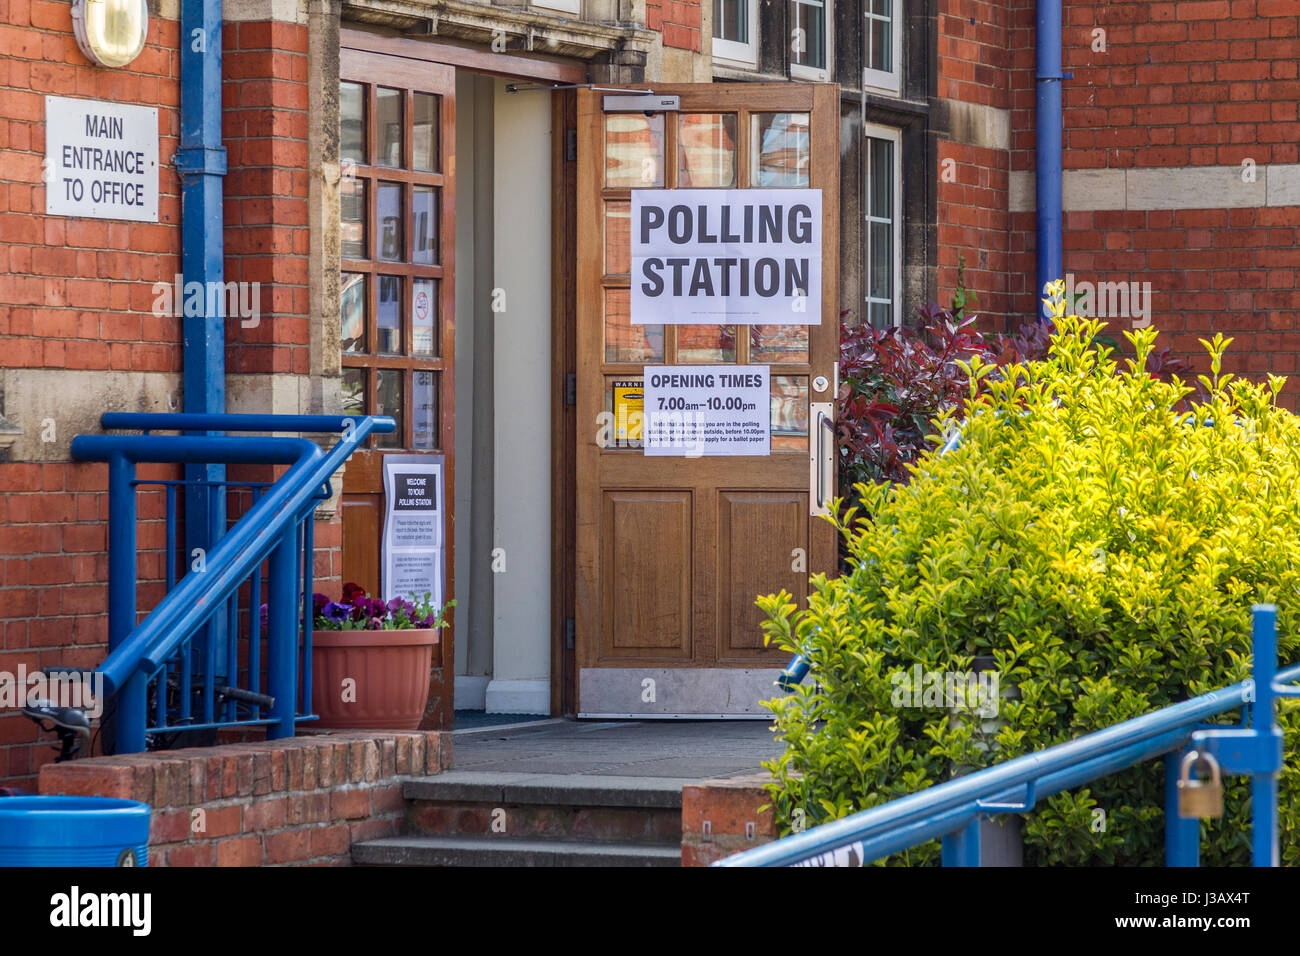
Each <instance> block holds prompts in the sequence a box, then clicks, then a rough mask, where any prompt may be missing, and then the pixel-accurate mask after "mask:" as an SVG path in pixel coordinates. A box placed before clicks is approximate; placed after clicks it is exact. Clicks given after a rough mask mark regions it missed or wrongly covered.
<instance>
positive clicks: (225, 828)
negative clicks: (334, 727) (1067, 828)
mask: <svg viewBox="0 0 1300 956" xmlns="http://www.w3.org/2000/svg"><path fill="white" fill-rule="evenodd" d="M451 740H452V738H451V735H450V734H446V733H439V732H414V733H398V732H390V733H385V732H382V731H381V732H374V733H346V734H328V735H317V736H309V737H297V738H294V739H292V740H279V741H265V742H261V743H250V744H227V745H223V746H220V747H209V748H203V749H193V750H176V751H171V752H168V753H154V754H140V755H137V756H132V757H97V758H93V759H89V760H74V761H70V762H68V763H62V764H48V765H46V766H45V767H44V768H42V770H41V774H40V792H41V793H42V794H68V795H74V796H103V797H121V798H124V799H128V800H139V801H142V802H144V803H147V804H149V806H150V807H152V809H153V814H152V816H151V819H150V825H149V865H150V866H262V865H275V864H281V865H284V864H287V865H293V866H302V865H330V866H338V865H347V864H349V863H350V862H351V857H350V855H349V854H350V851H351V847H352V844H353V843H354V842H361V841H365V840H373V839H378V838H380V837H385V836H393V835H395V834H397V833H400V832H402V830H403V821H404V818H405V809H406V801H405V800H404V799H403V797H402V781H403V780H404V779H407V778H410V777H416V776H424V775H427V774H435V773H439V772H441V771H443V770H446V769H448V768H450V767H451V758H452V744H451Z"/></svg>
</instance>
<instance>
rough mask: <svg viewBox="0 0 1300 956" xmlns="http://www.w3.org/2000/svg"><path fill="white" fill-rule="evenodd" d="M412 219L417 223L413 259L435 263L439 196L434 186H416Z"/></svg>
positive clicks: (413, 260)
mask: <svg viewBox="0 0 1300 956" xmlns="http://www.w3.org/2000/svg"><path fill="white" fill-rule="evenodd" d="M411 221H412V222H413V223H414V225H415V239H414V247H413V249H412V251H411V261H412V262H418V263H420V264H422V265H428V266H431V265H434V264H435V263H437V261H438V197H437V194H436V192H435V191H434V188H433V187H432V186H416V187H415V190H414V197H413V200H412V209H411Z"/></svg>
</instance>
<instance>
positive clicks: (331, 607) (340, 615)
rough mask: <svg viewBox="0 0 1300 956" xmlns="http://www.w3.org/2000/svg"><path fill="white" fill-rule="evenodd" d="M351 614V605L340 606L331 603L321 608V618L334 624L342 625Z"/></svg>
mask: <svg viewBox="0 0 1300 956" xmlns="http://www.w3.org/2000/svg"><path fill="white" fill-rule="evenodd" d="M351 614H352V605H351V604H339V603H337V602H336V601H330V602H329V603H327V604H326V605H325V606H324V607H323V608H321V616H322V617H324V618H325V619H326V620H327V621H331V622H333V623H334V624H342V623H343V622H344V621H346V620H347V619H348V617H349V616H350V615H351Z"/></svg>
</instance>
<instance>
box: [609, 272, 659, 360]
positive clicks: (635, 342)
mask: <svg viewBox="0 0 1300 956" xmlns="http://www.w3.org/2000/svg"><path fill="white" fill-rule="evenodd" d="M631 301H632V294H631V292H629V291H628V290H627V289H606V290H605V361H606V362H636V363H639V362H660V361H663V357H664V327H663V326H662V325H632V323H631V317H632V313H631Z"/></svg>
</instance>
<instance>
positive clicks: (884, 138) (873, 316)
mask: <svg viewBox="0 0 1300 956" xmlns="http://www.w3.org/2000/svg"><path fill="white" fill-rule="evenodd" d="M865 135H866V142H865V143H864V144H863V145H864V147H865V149H864V153H865V156H864V159H865V161H866V162H865V166H866V177H865V179H866V181H865V182H864V183H863V187H864V188H863V191H862V195H863V197H864V199H863V205H864V207H865V209H866V217H865V218H866V222H865V223H864V228H863V231H862V234H863V246H864V253H865V261H864V264H863V270H862V275H863V287H864V288H865V290H866V296H865V299H866V301H865V303H864V310H865V315H866V319H867V321H868V322H870V323H871V324H872V325H874V326H875V327H876V328H885V327H888V326H891V325H900V324H902V318H903V316H902V296H901V295H900V293H899V287H900V285H901V280H902V271H903V266H902V262H903V256H902V252H903V243H902V215H901V207H902V196H903V190H902V169H903V165H902V136H901V134H900V133H899V131H898V130H896V129H890V128H888V127H883V126H867V127H866V128H865Z"/></svg>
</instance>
